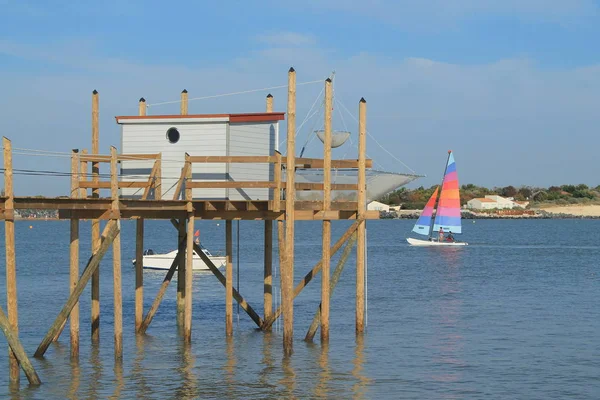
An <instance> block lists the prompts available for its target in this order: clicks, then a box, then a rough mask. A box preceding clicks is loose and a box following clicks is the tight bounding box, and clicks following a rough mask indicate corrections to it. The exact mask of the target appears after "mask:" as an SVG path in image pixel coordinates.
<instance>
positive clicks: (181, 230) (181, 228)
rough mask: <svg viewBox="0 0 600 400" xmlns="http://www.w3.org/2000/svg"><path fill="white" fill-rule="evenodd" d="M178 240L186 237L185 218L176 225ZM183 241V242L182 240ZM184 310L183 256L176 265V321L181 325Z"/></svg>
mask: <svg viewBox="0 0 600 400" xmlns="http://www.w3.org/2000/svg"><path fill="white" fill-rule="evenodd" d="M177 233H178V241H179V243H181V242H182V241H183V240H184V238H185V237H186V233H185V219H183V218H181V219H180V220H179V222H178V227H177ZM184 243H185V242H184ZM184 310H185V257H180V258H179V262H178V266H177V323H178V325H181V326H183V315H184Z"/></svg>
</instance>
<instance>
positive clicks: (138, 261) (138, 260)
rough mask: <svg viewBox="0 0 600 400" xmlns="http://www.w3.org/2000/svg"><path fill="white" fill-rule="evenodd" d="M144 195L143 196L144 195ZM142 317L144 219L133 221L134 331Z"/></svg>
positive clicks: (142, 107) (143, 103) (141, 112)
mask: <svg viewBox="0 0 600 400" xmlns="http://www.w3.org/2000/svg"><path fill="white" fill-rule="evenodd" d="M139 115H140V116H144V115H146V100H145V99H144V98H143V97H142V98H141V99H140V104H139ZM144 197H145V196H144ZM143 318H144V219H143V218H138V219H137V220H136V222H135V331H136V332H139V331H140V327H141V326H142V320H143Z"/></svg>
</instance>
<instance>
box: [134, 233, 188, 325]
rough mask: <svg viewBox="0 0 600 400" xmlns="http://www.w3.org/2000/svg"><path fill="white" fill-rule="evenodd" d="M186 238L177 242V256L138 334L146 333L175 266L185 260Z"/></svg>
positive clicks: (185, 236)
mask: <svg viewBox="0 0 600 400" xmlns="http://www.w3.org/2000/svg"><path fill="white" fill-rule="evenodd" d="M186 238H187V235H184V236H183V238H182V239H181V240H180V241H179V245H178V246H177V255H176V256H175V259H174V260H173V262H172V263H171V267H170V268H169V270H168V271H167V275H166V276H165V279H163V283H162V284H161V285H160V288H159V289H158V293H157V294H156V298H155V299H154V301H153V302H152V306H151V307H150V310H148V314H146V317H145V318H144V321H143V322H142V323H141V324H140V329H139V333H146V330H147V329H148V326H150V323H151V322H152V319H153V318H154V316H155V315H156V311H158V306H160V303H161V302H162V299H163V297H164V295H165V292H166V291H167V288H168V287H169V283H171V280H172V279H173V275H175V270H176V269H177V266H178V265H179V263H180V262H181V260H184V259H185V257H184V254H185V243H186Z"/></svg>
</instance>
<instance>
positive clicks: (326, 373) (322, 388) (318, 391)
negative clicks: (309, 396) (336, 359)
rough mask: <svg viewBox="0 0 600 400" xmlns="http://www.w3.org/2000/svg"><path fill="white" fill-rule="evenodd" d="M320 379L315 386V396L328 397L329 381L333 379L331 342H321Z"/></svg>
mask: <svg viewBox="0 0 600 400" xmlns="http://www.w3.org/2000/svg"><path fill="white" fill-rule="evenodd" d="M319 367H320V368H321V373H320V374H319V381H318V382H317V385H316V386H315V396H316V397H318V398H328V397H329V396H328V394H329V382H330V381H331V369H330V368H329V343H322V344H321V353H320V354H319Z"/></svg>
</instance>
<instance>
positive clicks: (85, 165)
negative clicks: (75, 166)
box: [77, 149, 88, 199]
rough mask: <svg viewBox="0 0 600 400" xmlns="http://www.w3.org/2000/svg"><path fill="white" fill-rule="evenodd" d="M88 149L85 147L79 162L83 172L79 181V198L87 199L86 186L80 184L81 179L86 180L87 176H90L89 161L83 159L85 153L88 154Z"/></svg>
mask: <svg viewBox="0 0 600 400" xmlns="http://www.w3.org/2000/svg"><path fill="white" fill-rule="evenodd" d="M87 153H88V151H87V149H83V150H81V155H80V156H79V163H80V168H81V174H80V176H79V179H78V182H77V186H79V188H80V189H79V198H82V199H85V198H87V190H86V188H82V187H81V186H80V185H79V181H86V180H87V176H88V162H87V161H84V160H82V157H84V156H85V155H87Z"/></svg>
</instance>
